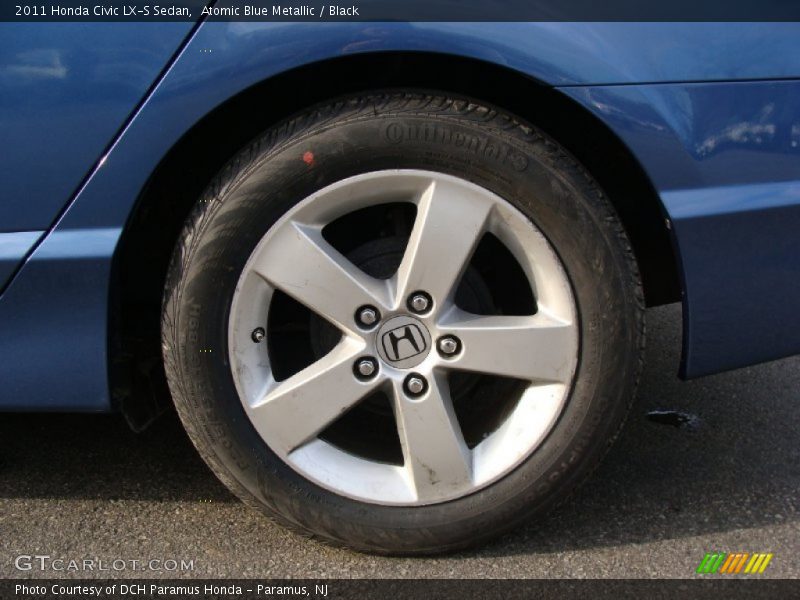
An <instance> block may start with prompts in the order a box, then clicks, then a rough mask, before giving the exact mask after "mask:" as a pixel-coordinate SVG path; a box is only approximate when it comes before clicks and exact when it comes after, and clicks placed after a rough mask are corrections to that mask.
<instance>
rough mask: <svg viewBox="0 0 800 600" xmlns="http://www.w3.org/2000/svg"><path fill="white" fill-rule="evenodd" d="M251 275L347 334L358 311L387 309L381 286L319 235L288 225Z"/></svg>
mask: <svg viewBox="0 0 800 600" xmlns="http://www.w3.org/2000/svg"><path fill="white" fill-rule="evenodd" d="M253 269H254V270H255V271H256V272H257V273H258V274H259V275H260V276H261V277H263V278H264V279H265V280H267V281H268V282H269V283H270V284H272V285H273V286H275V287H276V288H278V289H280V290H281V291H283V292H285V293H286V294H288V295H289V296H291V297H292V298H294V299H295V300H297V301H298V302H300V303H302V304H304V305H305V306H307V307H308V308H309V309H311V310H313V311H314V312H316V313H318V314H319V315H321V316H323V317H326V318H327V319H329V320H330V321H332V322H334V323H336V324H337V325H339V326H340V327H342V328H343V329H346V330H352V328H353V315H354V314H355V311H356V309H357V308H358V307H359V306H362V305H365V304H372V305H376V306H386V305H388V303H389V294H388V287H387V284H386V282H385V281H381V280H379V279H374V278H372V277H370V276H368V275H367V274H366V273H364V272H363V271H361V270H360V269H358V268H357V267H356V266H355V265H354V264H353V263H351V262H350V261H349V260H347V259H346V258H345V257H344V256H342V255H341V254H340V253H339V252H338V251H337V250H336V249H335V248H333V247H332V246H331V245H330V244H328V243H327V242H326V241H325V240H324V239H323V237H322V234H321V233H320V230H319V229H318V228H315V227H311V226H304V225H300V224H297V223H291V224H289V225H288V226H285V227H282V228H280V229H279V230H278V231H277V232H276V234H275V237H274V238H272V239H271V240H270V243H269V246H268V247H267V248H266V250H265V251H263V252H261V254H260V256H259V257H258V259H257V260H256V261H255V264H254V265H253Z"/></svg>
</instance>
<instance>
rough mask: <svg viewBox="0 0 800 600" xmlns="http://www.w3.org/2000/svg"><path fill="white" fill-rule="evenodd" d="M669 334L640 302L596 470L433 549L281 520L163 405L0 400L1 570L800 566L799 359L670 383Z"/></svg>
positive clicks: (675, 318)
mask: <svg viewBox="0 0 800 600" xmlns="http://www.w3.org/2000/svg"><path fill="white" fill-rule="evenodd" d="M679 347H680V311H679V308H678V307H677V306H669V307H664V308H659V309H655V310H650V311H649V313H648V350H647V366H646V371H645V374H644V379H643V382H642V385H641V387H640V391H639V394H638V399H637V402H636V404H635V405H634V408H633V411H632V413H631V415H630V417H629V420H628V423H627V425H626V427H625V429H624V431H623V433H622V435H621V437H620V439H619V441H618V443H617V444H616V445H615V446H614V448H613V449H612V451H611V452H610V454H609V456H608V457H607V459H606V461H605V462H604V463H603V465H602V466H601V468H600V469H599V470H598V471H597V472H596V473H595V475H594V476H593V477H592V478H591V480H590V481H589V482H588V483H587V484H586V485H585V486H584V487H583V488H581V490H580V491H579V492H578V493H577V494H576V495H575V496H574V497H573V498H572V499H571V501H570V502H569V503H568V504H566V505H565V506H563V507H561V508H560V509H558V510H557V511H556V512H554V513H553V514H552V515H551V516H550V517H549V518H547V519H546V520H545V521H543V522H540V523H532V524H530V525H528V526H525V527H523V528H521V529H520V530H519V531H517V532H516V533H514V534H512V535H509V536H507V537H505V538H503V539H501V540H499V541H497V542H495V543H493V544H491V545H488V546H486V547H483V548H481V549H478V550H475V551H472V552H467V553H463V554H459V555H455V556H447V557H439V558H432V559H391V558H378V557H373V556H365V555H359V554H356V553H353V552H349V551H344V550H336V549H331V548H328V547H326V546H323V545H320V544H318V543H315V542H312V541H308V540H305V539H301V538H299V537H297V536H295V535H293V534H290V533H287V532H286V531H284V530H283V529H281V528H280V527H278V526H276V525H273V524H272V523H270V522H269V521H267V520H266V519H264V518H263V517H261V516H260V515H259V514H257V513H255V512H254V511H252V510H250V509H248V508H246V507H244V506H243V505H242V504H240V503H239V502H238V501H237V500H236V499H235V498H233V497H232V496H231V495H230V494H229V493H228V492H227V491H226V490H225V488H224V487H223V486H222V485H221V484H220V483H219V482H218V481H217V480H216V479H215V478H214V476H213V475H212V474H211V473H210V472H209V471H208V469H207V468H206V467H205V465H204V464H203V463H202V462H201V460H200V459H199V458H198V457H197V455H196V454H195V452H194V450H193V448H192V446H191V444H190V443H189V442H188V440H187V438H186V436H185V435H184V433H183V431H182V430H181V428H180V425H179V424H178V422H177V419H176V418H175V417H174V415H171V414H170V415H167V416H166V417H165V418H162V419H161V421H160V422H158V423H157V424H156V425H155V426H154V427H152V428H151V429H150V430H148V431H146V432H145V433H143V434H140V435H135V434H133V433H131V432H130V431H128V429H127V427H126V425H125V424H124V422H123V421H122V420H121V419H120V418H119V417H116V416H92V415H84V416H80V415H78V416H76V415H2V416H0V576H2V577H17V576H24V577H30V576H36V577H41V576H47V577H64V576H72V577H91V576H103V577H108V576H109V575H110V574H113V571H112V572H111V573H109V572H98V571H96V570H95V571H82V572H75V571H60V570H52V568H50V567H52V565H50V567H48V570H46V571H44V572H41V571H39V570H38V565H37V564H36V563H35V562H34V564H33V565H32V566H33V568H32V570H27V571H20V570H18V569H17V568H16V567H15V561H17V558H16V557H18V556H20V555H23V556H25V555H49V556H50V557H51V559H48V560H53V559H59V560H60V559H63V560H64V561H65V562H64V563H55V565H56V566H64V567H68V566H69V562H68V561H69V560H78V561H82V560H83V559H84V558H90V559H95V560H96V559H100V560H102V561H104V564H105V566H106V567H107V568H108V567H109V565H111V564H112V562H111V561H113V560H123V561H127V564H128V565H130V564H131V563H130V562H129V561H132V560H141V561H148V560H152V559H155V560H161V561H169V560H172V559H174V560H177V561H180V560H185V561H193V565H192V569H191V570H186V571H180V570H179V571H170V570H165V568H164V567H163V566H162V567H161V569H160V570H158V565H155V568H156V569H157V570H148V571H144V572H136V573H132V572H130V571H128V572H120V573H119V574H120V575H124V576H133V575H140V576H148V577H167V576H168V577H176V576H180V577H259V578H265V577H314V578H317V577H416V578H423V577H458V578H466V577H691V576H693V574H694V570H695V568H696V567H697V565H698V563H699V562H700V560H701V559H702V558H703V555H704V554H705V553H706V552H710V551H715V550H721V551H729V552H734V551H739V552H773V553H774V558H773V560H772V562H771V563H770V565H769V567H768V569H767V571H766V572H765V574H764V575H762V577H767V576H768V577H798V576H800V553H798V550H800V516H799V515H798V508H799V506H800V444H799V443H798V442H799V441H800V431H799V428H798V425H800V416H798V415H800V358H790V359H785V360H782V361H778V362H774V363H770V364H767V365H761V366H758V367H752V368H748V369H744V370H740V371H736V372H732V373H726V374H721V375H715V376H712V377H707V378H704V379H700V380H696V381H692V382H680V381H679V380H678V379H677V377H676V375H675V373H676V371H677V366H678V358H679ZM65 384H66V382H65ZM651 411H678V412H680V413H683V414H684V415H686V416H685V417H684V418H677V419H674V418H673V417H671V416H669V415H667V416H662V417H660V418H658V417H657V420H656V421H654V420H652V418H651V417H648V413H650V412H651ZM687 419H688V422H687V423H684V424H682V425H680V423H679V422H681V421H686V420H687ZM673 422H675V423H678V426H676V425H675V424H673ZM116 564H117V566H120V565H121V563H119V562H118V563H116ZM167 564H168V566H169V567H172V566H173V564H172V563H167ZM21 565H22V566H23V567H24V566H25V565H26V559H23V560H22V562H21ZM126 568H130V567H129V566H128V567H126ZM137 568H139V567H137Z"/></svg>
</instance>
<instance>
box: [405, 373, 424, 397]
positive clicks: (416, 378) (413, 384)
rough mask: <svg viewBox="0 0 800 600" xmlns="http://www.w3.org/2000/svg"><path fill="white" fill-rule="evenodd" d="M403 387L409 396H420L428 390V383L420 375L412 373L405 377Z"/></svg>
mask: <svg viewBox="0 0 800 600" xmlns="http://www.w3.org/2000/svg"><path fill="white" fill-rule="evenodd" d="M404 387H405V390H406V393H407V394H408V395H409V396H421V395H422V394H423V393H424V392H425V390H426V389H428V382H427V381H425V378H424V377H423V376H422V375H417V374H416V373H412V374H411V375H409V376H408V377H406V380H405V382H404Z"/></svg>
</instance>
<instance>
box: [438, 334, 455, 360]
mask: <svg viewBox="0 0 800 600" xmlns="http://www.w3.org/2000/svg"><path fill="white" fill-rule="evenodd" d="M436 347H437V348H438V349H439V353H440V354H443V355H444V356H453V355H454V354H456V353H458V351H459V350H460V349H461V342H460V341H459V340H458V338H457V337H455V336H452V335H446V336H444V337H442V338H439V343H438V344H437V345H436Z"/></svg>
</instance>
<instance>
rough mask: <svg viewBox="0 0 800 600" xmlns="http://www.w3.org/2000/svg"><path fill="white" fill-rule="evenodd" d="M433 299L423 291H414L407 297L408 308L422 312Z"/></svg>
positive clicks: (428, 306) (429, 305) (428, 307)
mask: <svg viewBox="0 0 800 600" xmlns="http://www.w3.org/2000/svg"><path fill="white" fill-rule="evenodd" d="M431 304H433V301H432V300H431V297H430V296H429V295H428V294H426V293H425V292H414V293H413V294H411V296H409V298H408V308H409V309H410V310H411V311H412V312H415V313H424V312H426V311H427V310H428V309H430V307H431Z"/></svg>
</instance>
